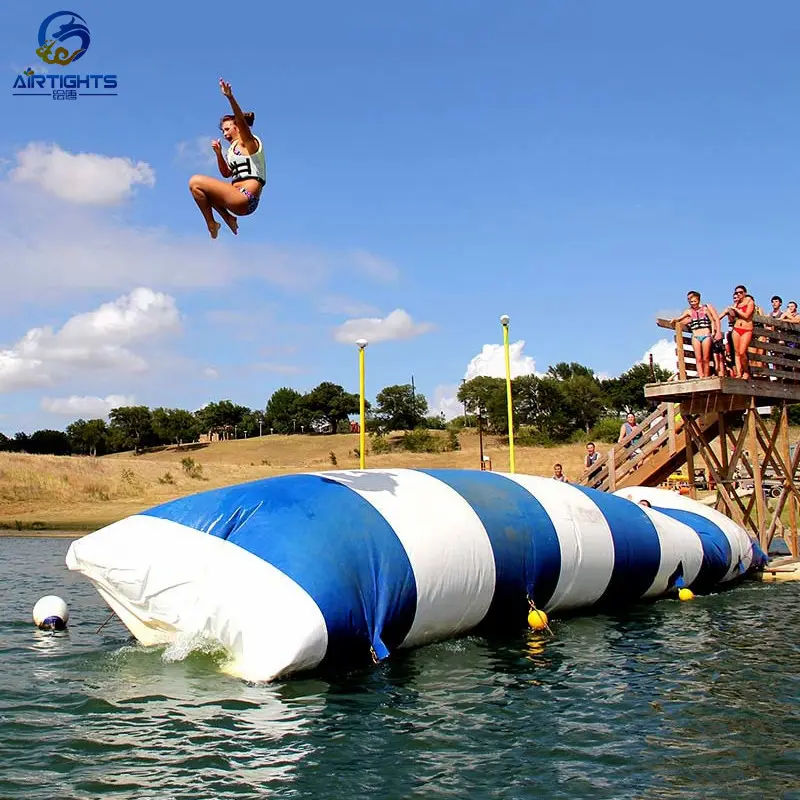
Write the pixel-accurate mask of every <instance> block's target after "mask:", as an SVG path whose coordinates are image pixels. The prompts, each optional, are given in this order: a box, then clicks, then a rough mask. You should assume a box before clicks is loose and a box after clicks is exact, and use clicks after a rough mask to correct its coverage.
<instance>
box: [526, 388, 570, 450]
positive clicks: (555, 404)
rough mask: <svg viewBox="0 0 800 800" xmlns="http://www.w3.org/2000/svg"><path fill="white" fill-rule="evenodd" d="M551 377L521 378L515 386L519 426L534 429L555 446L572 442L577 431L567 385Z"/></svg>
mask: <svg viewBox="0 0 800 800" xmlns="http://www.w3.org/2000/svg"><path fill="white" fill-rule="evenodd" d="M566 384H567V381H563V380H560V379H559V378H554V377H552V376H549V375H548V376H545V377H539V376H537V375H525V376H521V377H519V378H517V379H515V381H514V382H513V383H512V387H511V391H512V395H513V396H514V398H515V406H516V417H517V419H518V421H519V423H520V424H527V425H533V426H534V427H535V428H536V429H537V430H538V431H540V432H541V433H542V434H544V435H545V436H546V437H547V438H548V439H551V440H552V441H554V442H558V441H564V440H565V439H567V438H569V436H570V435H571V434H572V432H573V431H574V429H575V422H574V420H573V417H572V413H571V409H570V407H569V401H568V398H567V394H566V390H565V385H566Z"/></svg>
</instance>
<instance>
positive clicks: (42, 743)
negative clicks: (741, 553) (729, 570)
mask: <svg viewBox="0 0 800 800" xmlns="http://www.w3.org/2000/svg"><path fill="white" fill-rule="evenodd" d="M68 544H69V542H68V541H67V540H37V539H18V540H17V539H5V540H3V543H2V546H3V549H4V550H3V553H2V554H0V582H2V584H3V585H4V586H11V587H13V589H12V590H11V592H10V597H9V598H8V599H7V600H6V601H5V602H4V604H3V607H2V613H3V614H4V615H5V616H4V617H3V618H2V619H0V674H2V676H3V682H2V686H0V763H2V764H3V765H4V769H3V770H1V771H0V797H2V798H3V800H17V798H26V800H52V798H55V797H58V798H59V800H61V798H64V800H72V799H73V798H75V800H78V799H80V800H86V798H94V797H116V798H125V799H126V800H127V799H128V798H130V800H134V799H135V800H139V799H140V798H158V800H178V798H180V799H181V800H182V799H183V798H187V800H188V798H193V800H194V799H196V798H213V799H214V800H229V799H231V798H263V797H279V798H321V797H324V798H326V800H327V799H329V798H330V799H333V798H346V799H347V800H355V799H356V798H370V800H373V799H374V798H417V797H422V798H451V797H453V798H455V797H458V798H463V797H469V798H515V799H516V798H551V797H552V798H561V797H570V798H572V797H581V798H594V797H598V798H599V797H602V798H606V797H631V798H637V800H638V799H639V798H641V799H643V800H644V799H646V800H650V798H659V799H660V798H695V797H696V798H704V797H707V796H713V797H715V798H727V797H730V798H736V800H741V798H751V797H752V798H762V797H776V798H778V797H780V798H792V797H794V798H798V797H800V792H799V791H798V778H797V775H798V774H799V773H800V756H798V748H797V744H796V743H797V741H798V740H799V739H800V671H798V669H797V666H798V663H800V659H798V656H799V655H800V641H799V640H798V637H797V636H796V633H795V625H796V620H797V619H798V618H800V614H798V611H800V586H798V585H782V586H781V585H761V584H753V585H745V586H742V587H740V588H738V589H736V590H735V591H731V592H724V593H720V594H718V595H714V596H711V597H705V598H699V599H697V600H695V601H694V602H691V603H679V602H677V601H671V600H664V601H659V602H656V603H648V604H642V605H641V606H637V607H635V608H632V609H629V610H627V611H625V612H620V613H618V614H614V615H611V614H596V615H589V616H583V617H578V616H576V617H571V618H565V619H562V620H558V619H557V620H554V621H553V622H552V627H553V630H554V632H555V637H553V638H550V637H549V636H548V635H542V634H535V633H532V632H523V633H520V635H519V636H516V637H514V636H512V637H505V638H489V639H487V638H481V637H466V638H464V639H461V640H458V641H451V642H442V643H439V644H434V645H431V646H429V647H426V648H423V649H420V650H417V651H412V652H407V653H402V654H398V655H396V656H395V657H393V658H392V659H391V660H390V661H388V662H385V663H383V664H381V665H379V666H377V667H375V668H371V669H366V670H364V669H362V670H355V671H353V672H352V673H350V674H346V675H328V676H319V675H318V676H314V677H307V678H302V679H297V680H293V681H289V682H285V683H280V684H275V685H270V686H258V685H249V684H246V683H243V682H240V681H236V680H234V679H232V678H230V677H227V676H226V675H224V674H223V673H221V672H220V669H219V666H220V663H221V661H220V654H219V653H218V652H215V650H214V648H213V647H209V646H207V645H200V644H198V643H194V644H190V645H188V644H187V643H183V644H182V645H181V646H173V647H171V648H141V647H138V646H136V645H135V644H131V643H130V641H129V639H128V636H127V633H126V632H125V631H124V629H122V628H121V627H120V626H119V624H118V623H117V622H116V621H112V622H111V623H109V624H108V625H107V626H106V627H105V628H103V629H102V630H100V631H98V628H99V627H100V625H102V624H103V622H105V621H106V619H107V616H108V614H107V610H106V608H105V606H104V605H103V604H102V603H101V601H100V600H99V598H98V597H97V596H96V594H95V593H94V591H93V590H92V589H91V587H89V586H87V585H86V584H85V583H83V582H81V581H78V580H76V579H75V578H74V576H73V575H72V574H71V573H68V572H67V571H66V569H65V568H64V566H63V556H64V552H65V551H66V547H67V546H68ZM19 563H25V564H26V565H27V569H26V572H25V577H24V578H22V579H20V578H19V577H18V575H19V569H18V564H19ZM47 592H57V593H59V594H62V596H65V597H67V598H68V600H69V602H70V606H71V611H72V624H71V627H70V630H69V631H68V632H66V633H64V634H58V635H52V634H45V633H42V632H40V631H36V630H35V629H33V626H32V625H31V624H30V622H29V620H30V610H31V608H32V607H33V604H34V603H35V601H36V600H37V599H38V597H39V596H41V595H42V594H44V593H47Z"/></svg>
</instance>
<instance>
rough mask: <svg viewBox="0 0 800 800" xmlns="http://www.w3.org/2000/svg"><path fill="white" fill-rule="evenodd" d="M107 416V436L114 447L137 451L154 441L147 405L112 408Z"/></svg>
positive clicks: (151, 419)
mask: <svg viewBox="0 0 800 800" xmlns="http://www.w3.org/2000/svg"><path fill="white" fill-rule="evenodd" d="M108 418H109V426H108V430H109V438H110V441H111V442H112V443H113V446H114V448H115V449H126V450H127V449H133V451H134V453H138V452H139V450H140V449H141V448H142V447H147V446H148V445H150V444H152V443H153V442H154V441H155V434H154V433H153V418H152V415H151V413H150V409H149V408H148V407H147V406H121V407H120V408H112V409H111V411H110V412H109V415H108Z"/></svg>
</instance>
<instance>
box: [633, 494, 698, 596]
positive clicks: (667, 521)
mask: <svg viewBox="0 0 800 800" xmlns="http://www.w3.org/2000/svg"><path fill="white" fill-rule="evenodd" d="M625 491H627V489H626V490H625ZM642 511H644V513H645V514H647V516H648V517H649V518H650V521H651V522H652V523H653V526H654V527H655V529H656V533H657V534H658V541H659V544H660V545H661V563H660V564H659V567H658V573H657V574H656V576H655V578H654V579H653V583H652V584H651V585H650V588H649V589H648V590H647V591H646V592H645V593H644V595H643V597H658V596H659V595H662V594H665V593H666V591H667V589H668V588H669V579H670V576H672V575H674V574H675V570H677V569H678V565H679V564H683V580H684V582H685V583H687V584H690V583H692V581H694V579H695V578H696V577H697V575H698V573H699V572H700V568H701V567H702V566H703V545H702V544H701V543H700V537H699V536H698V535H697V533H696V532H695V531H694V530H692V528H690V527H689V526H688V525H686V524H684V523H683V522H679V521H678V520H676V519H673V518H672V517H668V516H667V515H666V514H662V513H661V512H660V511H656V510H655V509H654V508H647V507H646V506H642Z"/></svg>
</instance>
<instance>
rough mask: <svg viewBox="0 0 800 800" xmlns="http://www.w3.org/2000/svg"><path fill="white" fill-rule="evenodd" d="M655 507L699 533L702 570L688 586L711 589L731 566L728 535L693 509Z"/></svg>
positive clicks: (702, 590) (694, 588)
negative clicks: (701, 549)
mask: <svg viewBox="0 0 800 800" xmlns="http://www.w3.org/2000/svg"><path fill="white" fill-rule="evenodd" d="M653 508H655V509H656V510H657V511H660V512H661V513H662V514H666V515H667V516H668V517H672V518H673V519H676V520H678V522H682V523H683V524H684V525H688V526H689V527H690V528H691V529H692V530H693V531H694V532H695V533H696V534H697V536H698V538H699V539H700V544H701V545H702V547H703V563H702V565H701V567H700V572H698V573H697V577H696V578H695V579H694V581H693V582H692V584H691V585H690V586H689V587H688V588H690V589H692V590H693V591H699V592H707V591H710V590H711V589H712V588H713V587H714V586H715V585H716V584H718V583H719V582H720V581H721V580H722V579H723V578H724V577H725V575H726V574H727V572H728V569H729V568H730V565H731V556H732V551H731V543H730V542H729V541H728V537H727V536H726V535H725V534H724V533H723V531H722V529H721V528H720V527H719V525H717V524H716V523H714V522H712V521H711V520H710V519H706V518H705V517H703V516H701V515H700V514H695V513H694V512H693V511H684V510H683V509H678V508H661V507H660V506H653Z"/></svg>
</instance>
